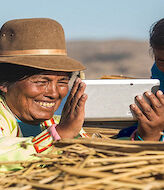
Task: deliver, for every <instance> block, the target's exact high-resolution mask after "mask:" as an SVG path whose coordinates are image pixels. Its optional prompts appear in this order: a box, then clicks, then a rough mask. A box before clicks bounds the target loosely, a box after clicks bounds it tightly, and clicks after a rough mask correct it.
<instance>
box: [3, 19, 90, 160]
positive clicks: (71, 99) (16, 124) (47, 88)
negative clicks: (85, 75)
mask: <svg viewBox="0 0 164 190" xmlns="http://www.w3.org/2000/svg"><path fill="white" fill-rule="evenodd" d="M83 69H85V67H84V66H83V65H81V64H80V63H79V62H77V61H75V60H73V59H71V58H69V57H68V56H67V54H66V47H65V38H64V32H63V29H62V26H61V25H60V24H59V23H57V22H56V21H55V20H52V19H46V18H42V19H40V18H35V19H18V20H11V21H9V22H7V23H5V24H4V25H3V26H2V28H1V30H0V93H1V94H0V150H1V151H0V160H3V159H7V160H14V159H19V160H24V159H29V158H31V155H32V154H34V153H36V152H38V153H41V152H46V151H48V150H49V149H50V148H51V145H52V142H53V140H59V139H60V138H73V137H75V136H77V135H78V134H79V132H80V130H81V128H82V125H83V121H84V106H85V101H86V99H87V96H86V94H84V90H85V84H84V83H83V82H82V81H81V80H80V79H79V78H78V79H76V81H75V82H74V85H73V87H72V90H71V92H70V95H69V96H68V99H67V102H66V104H65V106H64V109H63V112H62V116H61V119H60V118H59V117H57V116H54V112H55V111H56V110H57V109H58V107H59V105H60V103H61V101H62V99H63V98H64V97H65V96H66V95H67V93H68V83H69V80H70V78H71V75H72V72H74V71H80V70H83ZM31 136H35V137H31ZM18 137H19V138H18ZM20 137H22V138H20ZM25 137H26V138H25ZM22 141H23V144H25V145H26V146H25V147H26V148H24V146H21V143H22ZM7 147H8V148H7ZM16 147H17V148H16ZM18 147H19V148H18Z"/></svg>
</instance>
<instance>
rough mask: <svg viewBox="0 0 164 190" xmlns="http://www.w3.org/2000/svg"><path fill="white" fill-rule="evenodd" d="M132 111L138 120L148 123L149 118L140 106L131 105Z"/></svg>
mask: <svg viewBox="0 0 164 190" xmlns="http://www.w3.org/2000/svg"><path fill="white" fill-rule="evenodd" d="M130 109H131V110H132V112H133V113H134V115H135V117H136V119H137V120H138V121H139V122H141V123H142V122H147V118H146V116H145V115H144V114H143V112H142V111H141V110H140V109H139V108H138V106H137V105H136V104H131V105H130Z"/></svg>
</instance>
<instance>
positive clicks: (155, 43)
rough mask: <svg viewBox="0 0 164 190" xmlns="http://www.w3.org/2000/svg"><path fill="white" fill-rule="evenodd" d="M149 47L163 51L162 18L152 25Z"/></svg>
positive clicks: (163, 21)
mask: <svg viewBox="0 0 164 190" xmlns="http://www.w3.org/2000/svg"><path fill="white" fill-rule="evenodd" d="M150 47H151V48H153V49H164V18H162V19H160V20H159V21H157V22H156V23H154V24H153V25H152V26H151V28H150Z"/></svg>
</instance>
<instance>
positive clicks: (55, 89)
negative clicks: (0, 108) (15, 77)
mask: <svg viewBox="0 0 164 190" xmlns="http://www.w3.org/2000/svg"><path fill="white" fill-rule="evenodd" d="M69 79H70V78H69V74H68V73H67V72H55V71H46V72H44V73H41V74H38V75H33V76H30V77H28V78H26V79H23V80H21V81H17V82H15V83H14V84H11V85H9V86H7V87H5V98H6V102H7V105H8V106H9V108H10V109H11V111H12V112H13V113H14V115H15V116H17V117H18V118H19V119H20V120H21V121H24V122H26V123H30V124H38V123H39V122H42V121H44V120H47V119H50V118H51V117H52V116H53V114H54V112H55V111H56V110H57V109H58V107H59V105H60V103H61V101H62V99H63V98H64V97H65V96H66V95H67V93H68V88H69V87H68V82H69Z"/></svg>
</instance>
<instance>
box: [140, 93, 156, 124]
mask: <svg viewBox="0 0 164 190" xmlns="http://www.w3.org/2000/svg"><path fill="white" fill-rule="evenodd" d="M136 100H137V102H138V103H139V106H140V107H141V109H142V110H141V111H142V112H143V114H144V115H145V116H146V118H147V119H148V120H150V121H151V120H152V119H153V118H154V117H155V116H156V114H155V112H154V110H153V109H152V108H151V106H150V105H149V104H148V103H147V102H146V100H145V99H144V98H143V96H141V95H139V96H136Z"/></svg>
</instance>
